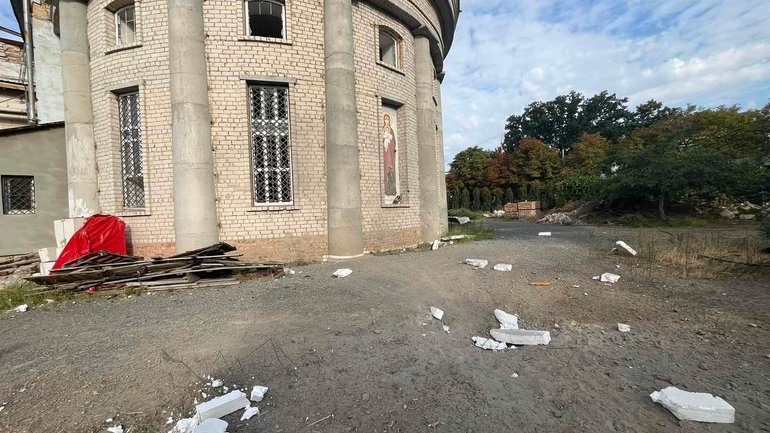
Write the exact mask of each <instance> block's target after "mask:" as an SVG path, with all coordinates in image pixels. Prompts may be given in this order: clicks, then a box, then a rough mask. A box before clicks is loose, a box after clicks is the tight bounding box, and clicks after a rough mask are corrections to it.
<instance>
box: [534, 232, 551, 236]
mask: <svg viewBox="0 0 770 433" xmlns="http://www.w3.org/2000/svg"><path fill="white" fill-rule="evenodd" d="M537 235H538V236H551V232H540V233H538V234H537Z"/></svg>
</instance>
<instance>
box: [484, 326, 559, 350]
mask: <svg viewBox="0 0 770 433" xmlns="http://www.w3.org/2000/svg"><path fill="white" fill-rule="evenodd" d="M489 333H490V334H491V335H492V338H494V339H495V340H497V341H500V342H503V343H508V344H513V345H515V346H534V345H539V344H543V345H545V344H548V343H550V342H551V333H550V332H548V331H529V330H525V329H492V330H490V331H489Z"/></svg>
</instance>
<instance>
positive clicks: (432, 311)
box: [430, 307, 444, 320]
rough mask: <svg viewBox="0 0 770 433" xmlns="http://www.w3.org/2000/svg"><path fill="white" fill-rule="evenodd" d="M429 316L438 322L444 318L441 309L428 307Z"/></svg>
mask: <svg viewBox="0 0 770 433" xmlns="http://www.w3.org/2000/svg"><path fill="white" fill-rule="evenodd" d="M430 314H432V315H433V317H435V318H436V319H438V320H441V319H443V318H444V310H442V309H441V308H436V307H430Z"/></svg>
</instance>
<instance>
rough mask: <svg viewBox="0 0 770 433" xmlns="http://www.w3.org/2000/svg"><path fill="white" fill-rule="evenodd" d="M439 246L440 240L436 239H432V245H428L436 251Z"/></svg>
mask: <svg viewBox="0 0 770 433" xmlns="http://www.w3.org/2000/svg"><path fill="white" fill-rule="evenodd" d="M439 246H441V241H440V240H438V239H436V240H435V241H433V245H432V246H431V247H430V249H431V250H433V251H436V250H437V249H438V247H439Z"/></svg>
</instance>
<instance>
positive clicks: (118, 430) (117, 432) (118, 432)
mask: <svg viewBox="0 0 770 433" xmlns="http://www.w3.org/2000/svg"><path fill="white" fill-rule="evenodd" d="M107 431H108V432H110V433H123V426H122V425H116V426H115V427H110V428H108V429H107Z"/></svg>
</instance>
